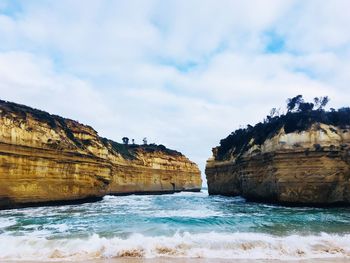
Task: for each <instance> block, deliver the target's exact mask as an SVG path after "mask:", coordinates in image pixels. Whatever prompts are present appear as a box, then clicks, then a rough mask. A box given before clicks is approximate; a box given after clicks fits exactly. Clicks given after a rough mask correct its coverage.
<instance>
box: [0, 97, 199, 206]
mask: <svg viewBox="0 0 350 263" xmlns="http://www.w3.org/2000/svg"><path fill="white" fill-rule="evenodd" d="M200 188H201V177H200V171H199V169H198V167H197V165H196V164H195V163H193V162H191V161H190V160H189V159H187V158H186V157H185V156H184V155H182V154H181V153H179V152H176V151H173V150H169V149H167V148H165V147H164V146H161V145H160V146H157V145H123V144H119V143H116V142H113V141H111V140H108V139H105V138H101V137H99V136H98V134H97V132H96V131H95V130H94V129H93V128H91V127H89V126H86V125H83V124H80V123H78V122H76V121H73V120H69V119H65V118H62V117H59V116H55V115H50V114H48V113H46V112H43V111H40V110H36V109H32V108H30V107H26V106H23V105H19V104H15V103H10V102H5V101H0V208H11V207H21V206H30V205H37V204H46V203H47V204H51V203H65V202H67V203H69V202H82V201H90V200H96V199H100V198H101V197H102V196H104V195H106V194H129V193H149V192H152V193H166V192H175V191H184V190H185V191H199V190H200Z"/></svg>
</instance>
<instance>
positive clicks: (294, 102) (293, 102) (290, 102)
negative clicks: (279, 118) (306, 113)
mask: <svg viewBox="0 0 350 263" xmlns="http://www.w3.org/2000/svg"><path fill="white" fill-rule="evenodd" d="M303 102H304V99H303V95H297V96H295V97H293V98H291V99H290V98H289V99H287V110H288V112H291V111H293V110H294V109H297V108H299V105H300V103H303Z"/></svg>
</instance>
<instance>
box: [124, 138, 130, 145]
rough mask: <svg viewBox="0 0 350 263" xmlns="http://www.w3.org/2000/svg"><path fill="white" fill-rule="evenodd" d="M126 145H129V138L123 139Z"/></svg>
mask: <svg viewBox="0 0 350 263" xmlns="http://www.w3.org/2000/svg"><path fill="white" fill-rule="evenodd" d="M122 140H123V143H124V144H126V145H127V144H129V138H128V137H123V138H122Z"/></svg>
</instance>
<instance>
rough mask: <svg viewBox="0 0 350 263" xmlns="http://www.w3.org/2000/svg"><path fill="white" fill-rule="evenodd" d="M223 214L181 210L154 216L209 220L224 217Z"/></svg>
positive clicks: (162, 212) (211, 211)
mask: <svg viewBox="0 0 350 263" xmlns="http://www.w3.org/2000/svg"><path fill="white" fill-rule="evenodd" d="M222 215H223V213H222V212H219V211H214V210H210V209H202V210H193V209H192V210H191V209H179V210H162V211H159V212H158V213H157V214H154V215H153V217H164V218H166V217H170V218H174V217H190V218H207V217H211V216H222Z"/></svg>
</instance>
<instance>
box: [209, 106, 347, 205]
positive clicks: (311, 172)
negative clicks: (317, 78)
mask: <svg viewBox="0 0 350 263" xmlns="http://www.w3.org/2000/svg"><path fill="white" fill-rule="evenodd" d="M315 114H324V113H322V112H320V113H315ZM307 120H308V121H309V120H312V119H310V118H308V119H307ZM347 121H348V120H347ZM311 122H312V121H311ZM311 122H310V123H311ZM249 129H250V130H253V128H251V127H250V128H249ZM253 137H254V136H253ZM242 140H243V139H240V140H238V142H237V143H235V145H233V146H232V147H231V148H230V149H228V150H225V156H224V157H222V156H223V155H221V156H220V154H218V151H219V147H216V148H213V157H212V158H210V159H209V160H208V161H207V165H206V171H205V172H206V177H207V180H208V188H209V193H210V194H221V195H228V196H237V195H241V196H243V197H245V198H247V199H248V200H254V201H260V202H275V203H283V204H289V205H334V204H350V129H349V127H346V126H344V125H340V126H334V125H330V124H324V123H320V122H314V123H312V124H311V125H310V127H307V128H306V129H305V130H295V131H293V132H286V131H285V125H282V127H279V128H278V129H277V132H274V131H273V132H272V133H270V134H269V135H268V136H266V137H265V138H264V140H263V141H262V142H261V143H257V136H255V138H251V139H249V141H248V143H247V144H243V145H239V143H241V141H242ZM243 141H244V140H243ZM237 145H239V147H238V148H239V149H238V148H237Z"/></svg>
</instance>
